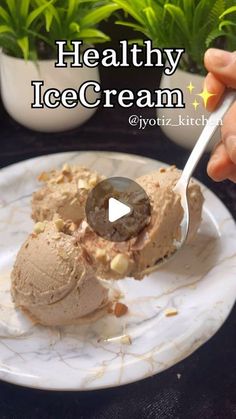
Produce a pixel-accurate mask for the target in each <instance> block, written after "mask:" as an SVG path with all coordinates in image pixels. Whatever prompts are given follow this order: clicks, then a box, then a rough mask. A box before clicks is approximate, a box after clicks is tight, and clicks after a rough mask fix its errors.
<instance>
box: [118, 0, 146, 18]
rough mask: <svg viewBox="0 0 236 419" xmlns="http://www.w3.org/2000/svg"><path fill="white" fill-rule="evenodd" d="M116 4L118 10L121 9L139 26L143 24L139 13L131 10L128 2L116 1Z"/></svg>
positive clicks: (123, 0) (124, 0)
mask: <svg viewBox="0 0 236 419" xmlns="http://www.w3.org/2000/svg"><path fill="white" fill-rule="evenodd" d="M116 4H118V6H120V8H122V9H123V10H124V11H125V12H126V13H128V14H129V15H130V16H131V17H133V18H134V19H135V20H137V22H139V23H141V24H144V21H143V19H142V18H141V16H140V13H139V11H137V10H135V9H134V8H132V6H130V4H129V3H128V1H126V0H116Z"/></svg>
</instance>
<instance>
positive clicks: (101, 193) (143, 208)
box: [86, 177, 150, 242]
mask: <svg viewBox="0 0 236 419" xmlns="http://www.w3.org/2000/svg"><path fill="white" fill-rule="evenodd" d="M86 216H87V222H88V224H89V225H90V227H91V228H92V229H93V230H94V231H95V232H96V233H97V234H98V235H99V236H101V237H103V238H104V239H106V240H109V241H113V242H122V241H126V240H129V239H131V238H132V237H135V236H137V235H138V234H139V233H140V232H141V231H142V230H143V228H144V227H145V226H146V225H148V224H149V221H150V202H149V198H148V196H147V194H146V192H145V191H144V189H143V188H141V186H140V185H138V184H137V183H136V182H134V181H133V180H131V179H128V178H124V177H113V178H109V179H106V180H103V181H102V182H100V183H98V185H97V186H96V187H95V188H94V189H92V191H91V192H90V193H89V196H88V199H87V203H86Z"/></svg>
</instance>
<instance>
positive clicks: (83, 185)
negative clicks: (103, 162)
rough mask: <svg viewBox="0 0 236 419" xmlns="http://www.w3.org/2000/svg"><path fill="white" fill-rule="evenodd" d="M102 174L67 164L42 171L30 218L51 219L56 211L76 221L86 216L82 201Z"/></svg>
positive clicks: (38, 219)
mask: <svg viewBox="0 0 236 419" xmlns="http://www.w3.org/2000/svg"><path fill="white" fill-rule="evenodd" d="M102 179H103V177H101V176H99V175H98V174H97V173H95V172H91V171H90V170H89V169H87V168H85V167H70V166H69V165H67V164H65V165H64V166H63V168H62V170H52V171H50V172H43V173H41V175H40V176H39V180H40V181H41V182H43V184H44V185H43V186H42V188H41V189H39V190H38V191H37V192H35V193H34V194H33V198H32V218H33V220H35V221H36V222H37V221H44V220H52V219H53V217H54V214H55V213H57V214H58V215H59V216H60V217H61V218H62V219H63V220H72V221H73V222H74V223H76V224H79V223H80V222H81V220H82V219H83V218H84V217H85V204H86V200H87V197H88V193H89V191H90V190H91V189H92V188H93V187H94V186H95V185H96V184H97V183H98V182H100V181H101V180H102Z"/></svg>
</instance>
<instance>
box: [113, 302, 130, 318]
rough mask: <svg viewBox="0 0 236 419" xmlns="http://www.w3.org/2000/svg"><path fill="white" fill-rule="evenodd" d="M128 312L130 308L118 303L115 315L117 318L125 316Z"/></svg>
mask: <svg viewBox="0 0 236 419" xmlns="http://www.w3.org/2000/svg"><path fill="white" fill-rule="evenodd" d="M127 311H128V307H127V306H126V305H125V304H123V303H116V305H115V309H114V314H115V316H116V317H121V316H124V315H125V314H126V313H127Z"/></svg>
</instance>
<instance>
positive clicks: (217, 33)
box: [206, 28, 223, 48]
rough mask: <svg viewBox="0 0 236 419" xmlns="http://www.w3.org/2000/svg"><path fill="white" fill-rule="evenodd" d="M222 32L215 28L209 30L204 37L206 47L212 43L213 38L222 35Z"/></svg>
mask: <svg viewBox="0 0 236 419" xmlns="http://www.w3.org/2000/svg"><path fill="white" fill-rule="evenodd" d="M222 35H223V33H222V31H221V29H219V28H216V29H214V30H213V31H211V32H210V33H209V35H208V37H207V38H206V47H207V48H209V47H210V45H211V44H212V42H213V41H215V39H217V38H219V37H220V36H222Z"/></svg>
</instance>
